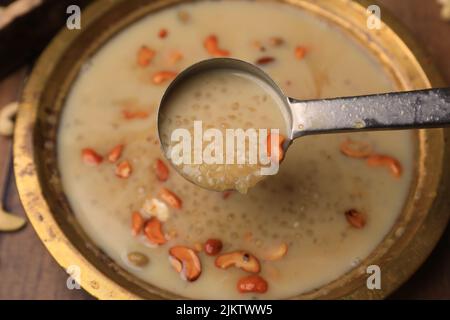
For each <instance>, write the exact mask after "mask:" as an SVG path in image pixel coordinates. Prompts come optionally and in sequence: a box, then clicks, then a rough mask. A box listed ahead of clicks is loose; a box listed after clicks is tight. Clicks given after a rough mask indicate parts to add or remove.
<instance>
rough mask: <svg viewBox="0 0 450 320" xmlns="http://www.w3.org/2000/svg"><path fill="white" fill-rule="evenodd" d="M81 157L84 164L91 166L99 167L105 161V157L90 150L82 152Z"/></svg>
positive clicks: (86, 149)
mask: <svg viewBox="0 0 450 320" xmlns="http://www.w3.org/2000/svg"><path fill="white" fill-rule="evenodd" d="M81 157H82V158H83V161H84V163H86V164H88V165H91V166H96V165H99V164H100V163H102V161H103V157H102V156H101V155H99V154H98V153H97V152H95V151H94V150H93V149H90V148H85V149H83V150H81Z"/></svg>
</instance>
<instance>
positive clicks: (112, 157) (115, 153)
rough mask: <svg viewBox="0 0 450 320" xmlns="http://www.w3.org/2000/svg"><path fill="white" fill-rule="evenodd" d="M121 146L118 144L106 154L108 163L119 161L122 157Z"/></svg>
mask: <svg viewBox="0 0 450 320" xmlns="http://www.w3.org/2000/svg"><path fill="white" fill-rule="evenodd" d="M123 147H124V145H123V144H118V145H117V146H115V147H114V148H113V149H112V150H111V151H110V152H109V153H108V161H109V162H111V163H114V162H116V161H117V160H119V158H120V156H121V155H122V151H123Z"/></svg>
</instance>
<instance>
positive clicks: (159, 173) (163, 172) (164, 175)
mask: <svg viewBox="0 0 450 320" xmlns="http://www.w3.org/2000/svg"><path fill="white" fill-rule="evenodd" d="M155 171H156V178H157V179H158V180H159V181H162V182H164V181H167V179H169V168H168V167H167V166H166V164H165V163H164V162H163V161H162V160H161V159H156V164H155Z"/></svg>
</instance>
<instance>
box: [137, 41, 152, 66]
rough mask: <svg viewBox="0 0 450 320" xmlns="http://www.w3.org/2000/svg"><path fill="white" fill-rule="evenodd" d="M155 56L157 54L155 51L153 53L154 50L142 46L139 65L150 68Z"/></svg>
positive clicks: (138, 58)
mask: <svg viewBox="0 0 450 320" xmlns="http://www.w3.org/2000/svg"><path fill="white" fill-rule="evenodd" d="M155 54H156V53H155V51H153V50H152V49H150V48H148V47H146V46H142V47H141V48H140V49H139V51H138V54H137V63H138V65H139V66H141V67H146V66H148V65H149V64H150V63H151V62H152V60H153V57H154V56H155Z"/></svg>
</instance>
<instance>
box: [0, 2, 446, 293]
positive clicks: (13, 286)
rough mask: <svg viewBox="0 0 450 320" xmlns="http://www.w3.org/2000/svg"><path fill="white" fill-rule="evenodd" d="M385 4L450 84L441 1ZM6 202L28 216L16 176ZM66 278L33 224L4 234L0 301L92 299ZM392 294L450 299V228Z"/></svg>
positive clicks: (4, 94) (3, 92) (17, 79)
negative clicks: (68, 283)
mask: <svg viewBox="0 0 450 320" xmlns="http://www.w3.org/2000/svg"><path fill="white" fill-rule="evenodd" d="M379 2H380V3H381V4H382V5H384V6H385V7H386V8H387V9H388V10H389V11H390V12H391V13H393V14H394V15H395V16H397V18H398V19H399V20H400V21H402V22H403V23H404V24H405V25H406V26H407V27H408V28H409V29H410V31H412V33H413V34H414V35H415V36H416V38H417V39H418V40H419V42H421V43H422V44H423V45H424V47H425V48H426V49H427V50H428V52H429V53H430V55H431V57H432V58H433V59H434V61H435V63H436V65H437V66H438V68H439V70H440V71H441V72H442V75H443V76H444V79H445V80H446V81H447V83H449V84H450V58H449V57H450V23H445V22H443V21H441V20H440V19H439V18H438V16H439V6H438V5H437V4H436V1H423V0H379ZM3 63H4V62H3ZM26 72H27V70H26V68H24V69H23V70H20V71H18V72H16V73H15V74H13V75H11V76H10V77H9V78H7V79H5V80H4V81H2V82H0V106H3V105H5V104H6V103H7V102H9V101H12V100H15V99H17V97H18V95H19V93H20V92H19V91H20V88H21V86H22V83H23V79H24V76H25V75H26ZM8 144H9V142H8V141H7V140H6V139H4V138H0V168H3V167H4V166H5V163H6V161H5V160H6V159H5V156H4V154H5V152H6V151H7V148H8ZM5 206H6V209H7V210H10V211H13V212H15V213H17V214H19V215H21V216H25V214H24V211H23V209H22V207H21V204H20V201H19V199H18V195H17V192H16V186H15V182H14V177H12V176H11V178H10V181H9V183H8V195H7V201H6V204H5ZM66 280H67V275H66V273H65V272H64V271H63V269H61V268H60V267H59V266H58V265H57V264H56V262H55V261H54V260H53V258H52V257H51V256H50V254H49V253H48V252H47V251H46V249H45V248H44V246H43V244H42V243H41V241H40V240H39V239H38V237H37V236H36V234H35V232H34V230H33V228H32V227H31V226H30V225H28V226H27V227H25V228H24V229H23V230H21V231H19V232H16V233H11V234H6V233H0V299H92V297H91V296H90V295H89V294H87V293H86V292H85V291H83V290H68V289H67V287H66ZM391 298H397V299H403V298H413V299H417V298H425V299H450V228H447V231H446V232H445V234H444V236H443V237H442V239H441V241H440V242H439V244H438V245H437V247H436V248H435V250H434V251H433V253H432V254H431V256H430V257H429V259H428V260H427V261H426V262H425V264H424V265H423V266H422V267H421V268H420V270H419V271H418V272H417V273H416V274H415V275H414V276H413V277H412V278H411V279H410V280H409V281H408V282H407V283H406V284H404V285H403V286H402V287H401V288H400V289H399V290H397V292H395V293H394V294H393V295H392V296H391Z"/></svg>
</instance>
